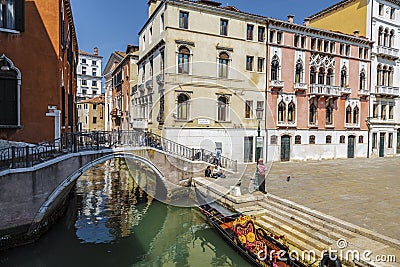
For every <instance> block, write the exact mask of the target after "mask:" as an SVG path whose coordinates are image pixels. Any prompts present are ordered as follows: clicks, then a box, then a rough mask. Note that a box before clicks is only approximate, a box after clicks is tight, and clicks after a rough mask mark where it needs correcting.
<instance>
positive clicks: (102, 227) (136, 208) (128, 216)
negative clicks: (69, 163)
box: [0, 159, 249, 267]
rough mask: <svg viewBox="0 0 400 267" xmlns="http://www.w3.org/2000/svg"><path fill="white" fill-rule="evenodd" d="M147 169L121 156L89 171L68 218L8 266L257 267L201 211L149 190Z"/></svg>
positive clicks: (13, 253) (3, 261)
mask: <svg viewBox="0 0 400 267" xmlns="http://www.w3.org/2000/svg"><path fill="white" fill-rule="evenodd" d="M139 167H141V168H139ZM142 167H143V166H138V168H136V169H133V170H132V166H131V165H130V166H129V168H130V170H131V171H129V170H128V168H127V166H126V162H125V161H124V160H120V159H116V160H113V161H109V162H106V163H104V164H101V165H99V166H96V167H95V168H93V169H91V170H90V171H88V172H87V173H85V174H84V175H82V177H80V178H79V180H78V181H77V184H76V189H75V192H73V193H72V194H71V201H70V205H69V208H68V210H67V212H66V214H65V216H64V217H63V218H62V219H61V220H60V222H59V223H57V224H56V225H55V226H54V227H53V228H52V229H51V230H50V231H49V232H48V233H47V234H46V235H45V236H43V237H42V238H41V239H40V240H39V241H38V242H37V243H35V244H32V245H29V246H25V247H22V248H17V249H13V250H9V251H5V252H0V266H146V267H147V266H202V267H204V266H249V264H248V263H247V262H246V261H245V260H244V259H243V258H242V257H241V256H240V255H238V254H237V253H236V252H235V251H234V250H233V249H232V248H231V247H229V246H228V245H227V244H226V243H225V242H224V240H222V239H221V238H220V237H219V236H218V234H217V233H216V232H215V231H214V230H213V229H212V228H210V226H209V225H208V224H206V223H205V221H204V219H205V218H204V217H203V215H201V214H200V213H199V212H198V211H197V210H196V209H194V208H178V207H172V206H167V205H165V204H163V203H160V202H158V201H156V200H154V199H153V198H152V197H151V196H149V195H147V194H146V191H145V190H143V189H146V188H147V189H149V188H150V189H151V188H154V187H155V185H154V181H156V179H155V177H154V174H153V173H152V172H151V171H150V170H148V169H146V168H144V169H143V168H142ZM132 176H133V177H132ZM133 178H134V179H133ZM136 181H137V182H136ZM142 188H143V189H142Z"/></svg>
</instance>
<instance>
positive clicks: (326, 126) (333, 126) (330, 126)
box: [325, 125, 335, 128]
mask: <svg viewBox="0 0 400 267" xmlns="http://www.w3.org/2000/svg"><path fill="white" fill-rule="evenodd" d="M325 128H335V125H325Z"/></svg>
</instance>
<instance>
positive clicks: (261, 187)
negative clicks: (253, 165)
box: [257, 159, 267, 194]
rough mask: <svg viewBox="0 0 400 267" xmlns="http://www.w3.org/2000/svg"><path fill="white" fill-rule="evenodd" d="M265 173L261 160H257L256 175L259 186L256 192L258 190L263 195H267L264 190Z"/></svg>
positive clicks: (265, 169) (265, 168)
mask: <svg viewBox="0 0 400 267" xmlns="http://www.w3.org/2000/svg"><path fill="white" fill-rule="evenodd" d="M266 172H267V167H265V165H264V161H263V159H259V160H258V165H257V174H258V183H259V184H260V185H259V187H258V190H260V192H263V193H264V194H266V193H267V191H266V190H265V174H266ZM260 182H261V183H260Z"/></svg>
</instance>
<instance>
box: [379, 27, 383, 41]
mask: <svg viewBox="0 0 400 267" xmlns="http://www.w3.org/2000/svg"><path fill="white" fill-rule="evenodd" d="M382 43H383V28H382V27H379V32H378V45H382Z"/></svg>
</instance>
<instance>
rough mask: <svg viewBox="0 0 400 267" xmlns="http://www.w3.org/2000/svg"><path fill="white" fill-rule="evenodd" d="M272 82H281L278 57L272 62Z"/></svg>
mask: <svg viewBox="0 0 400 267" xmlns="http://www.w3.org/2000/svg"><path fill="white" fill-rule="evenodd" d="M271 80H272V81H278V80H279V60H278V57H277V56H274V57H273V59H272V62H271Z"/></svg>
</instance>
